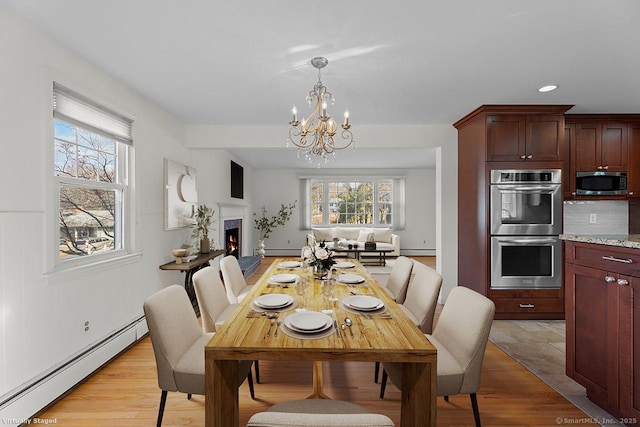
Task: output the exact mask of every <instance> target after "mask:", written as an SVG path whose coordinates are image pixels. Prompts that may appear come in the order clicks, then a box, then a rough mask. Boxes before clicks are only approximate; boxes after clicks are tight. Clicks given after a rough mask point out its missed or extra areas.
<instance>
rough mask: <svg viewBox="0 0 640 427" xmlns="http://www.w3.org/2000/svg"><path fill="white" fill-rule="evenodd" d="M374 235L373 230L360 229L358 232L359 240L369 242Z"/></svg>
mask: <svg viewBox="0 0 640 427" xmlns="http://www.w3.org/2000/svg"><path fill="white" fill-rule="evenodd" d="M372 237H373V232H371V231H366V230H360V233H358V239H357V240H358V242H368V241H370V240H371V238H372Z"/></svg>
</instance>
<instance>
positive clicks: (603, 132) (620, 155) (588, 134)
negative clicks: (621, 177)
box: [574, 122, 628, 172]
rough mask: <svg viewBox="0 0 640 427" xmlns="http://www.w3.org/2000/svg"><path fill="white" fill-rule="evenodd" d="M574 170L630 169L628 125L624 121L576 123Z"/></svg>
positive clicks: (613, 170)
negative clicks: (628, 159)
mask: <svg viewBox="0 0 640 427" xmlns="http://www.w3.org/2000/svg"><path fill="white" fill-rule="evenodd" d="M575 131H576V138H575V147H574V158H575V170H576V171H577V172H587V171H599V170H603V171H611V172H626V171H627V156H628V151H627V142H628V141H627V126H626V124H624V123H609V122H587V123H577V124H576V126H575Z"/></svg>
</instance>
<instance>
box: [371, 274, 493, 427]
mask: <svg viewBox="0 0 640 427" xmlns="http://www.w3.org/2000/svg"><path fill="white" fill-rule="evenodd" d="M494 313H495V305H494V303H493V301H491V300H490V299H489V298H487V297H485V296H483V295H481V294H479V293H478V292H475V291H472V290H471V289H469V288H465V287H462V286H457V287H455V288H453V289H452V290H451V292H450V293H449V298H448V299H447V302H446V303H445V304H444V308H443V309H442V313H440V317H439V319H438V323H437V325H436V327H435V330H434V331H433V335H429V334H426V336H427V338H428V339H429V341H431V343H432V344H433V345H434V346H435V347H436V349H437V350H438V362H437V374H438V377H437V395H438V396H444V400H445V401H446V402H448V401H449V396H452V395H455V394H468V395H469V397H470V398H471V407H472V408H473V417H474V419H475V423H476V427H480V412H479V410H478V399H477V397H476V392H477V391H478V389H479V388H480V374H481V372H482V360H483V359H484V352H485V349H486V348H487V341H488V339H489V332H490V331H491V324H492V323H493V315H494ZM383 368H384V370H383V372H382V384H381V386H380V398H381V399H382V398H384V391H385V387H386V383H387V376H388V377H389V378H391V381H392V382H393V383H394V384H395V385H396V386H398V387H401V385H402V365H400V364H398V363H383Z"/></svg>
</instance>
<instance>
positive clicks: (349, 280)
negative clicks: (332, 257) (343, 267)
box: [338, 274, 364, 284]
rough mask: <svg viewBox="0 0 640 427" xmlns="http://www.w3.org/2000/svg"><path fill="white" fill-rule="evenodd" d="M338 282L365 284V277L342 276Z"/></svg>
mask: <svg viewBox="0 0 640 427" xmlns="http://www.w3.org/2000/svg"><path fill="white" fill-rule="evenodd" d="M338 282H340V283H349V284H353V283H362V282H364V277H362V276H360V275H359V274H341V275H339V276H338Z"/></svg>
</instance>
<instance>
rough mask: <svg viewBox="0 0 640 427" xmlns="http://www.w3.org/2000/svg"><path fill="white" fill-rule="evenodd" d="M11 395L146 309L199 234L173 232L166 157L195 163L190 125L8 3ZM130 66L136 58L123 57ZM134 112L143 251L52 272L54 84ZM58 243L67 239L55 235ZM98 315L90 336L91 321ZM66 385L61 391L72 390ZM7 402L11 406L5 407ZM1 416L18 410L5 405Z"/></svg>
mask: <svg viewBox="0 0 640 427" xmlns="http://www.w3.org/2000/svg"><path fill="white" fill-rule="evenodd" d="M0 58H1V59H0V98H1V99H2V102H0V129H2V139H1V144H2V156H1V157H0V162H1V163H0V164H1V167H0V182H2V183H3V186H2V190H0V191H1V193H2V197H0V401H2V400H3V399H4V398H6V397H7V396H8V395H9V394H10V392H11V391H12V390H16V389H19V388H20V387H21V386H22V385H23V384H26V383H28V382H29V381H30V380H32V379H34V378H37V377H39V376H41V375H42V374H43V373H44V372H46V371H47V370H49V369H51V368H52V367H55V366H57V365H58V364H60V363H61V362H64V361H65V360H67V359H68V358H70V357H71V356H72V355H75V354H77V353H78V352H79V351H81V350H83V349H85V348H87V347H88V346H90V345H92V344H93V343H95V342H97V341H99V340H101V339H102V338H104V337H106V336H108V335H109V334H110V333H111V332H112V331H114V330H117V329H119V328H120V327H122V325H125V324H127V323H129V322H130V321H131V320H133V319H135V318H137V317H138V316H140V315H141V314H142V302H143V300H144V298H146V297H147V296H148V295H150V294H152V293H153V292H154V291H156V290H158V289H160V288H162V287H164V286H166V285H168V284H171V283H182V282H183V276H182V275H181V274H180V273H177V272H176V273H173V272H165V271H161V270H159V268H158V266H159V265H160V264H162V263H165V262H168V261H170V260H171V259H172V256H171V253H170V250H171V249H172V248H175V247H179V245H180V244H181V243H182V242H183V241H185V240H186V239H187V238H188V235H189V231H190V230H177V231H170V232H165V231H164V229H163V158H165V157H167V158H170V159H172V160H175V161H179V162H182V163H189V160H190V158H189V150H187V149H186V148H185V147H184V145H183V144H184V126H183V124H182V123H180V122H178V121H177V120H175V119H174V118H172V117H171V116H169V115H168V114H167V113H166V112H164V111H163V110H161V109H159V108H157V107H156V106H154V105H153V104H152V103H151V102H149V101H148V100H146V99H144V98H142V97H141V96H140V95H138V94H137V93H136V92H134V91H132V90H131V89H129V88H128V87H126V86H125V85H123V84H122V83H120V82H118V81H116V80H114V79H113V78H111V77H110V76H109V75H107V74H106V73H105V72H103V71H102V70H101V69H99V68H97V67H95V66H93V65H92V64H90V63H89V62H87V61H86V60H84V59H82V58H80V57H78V56H77V55H76V54H74V53H73V52H71V51H69V50H68V49H66V48H64V47H62V46H61V45H59V44H58V43H57V42H55V41H53V40H52V39H51V38H49V37H48V36H46V35H45V34H43V33H41V32H40V31H38V30H36V29H35V28H34V27H32V26H31V25H30V24H27V23H25V22H24V21H23V20H22V19H21V18H18V17H17V16H15V15H13V14H12V13H10V12H8V11H6V10H5V9H4V8H1V7H0ZM123 66H126V64H123ZM53 79H56V80H58V81H59V82H60V83H62V84H64V85H67V86H69V87H71V88H74V89H76V90H78V91H80V92H82V93H85V94H87V95H89V96H91V97H92V98H94V99H95V100H96V101H99V102H102V103H105V104H107V105H109V106H112V107H114V108H116V109H118V110H119V111H121V112H124V113H126V114H128V115H130V116H132V117H133V118H134V119H135V122H134V138H135V141H134V144H135V175H134V176H133V181H132V182H131V184H132V186H133V188H134V190H135V195H136V197H135V200H134V203H135V205H136V209H137V215H136V218H135V222H136V226H135V245H134V251H135V252H136V253H139V254H140V255H141V256H140V257H138V258H134V260H132V261H130V262H128V263H121V264H117V263H114V264H109V263H107V264H106V265H105V266H104V267H102V268H100V269H97V270H94V271H92V272H90V273H88V272H84V273H82V272H78V273H76V274H67V275H64V276H60V275H56V274H52V275H48V273H50V272H49V271H47V270H48V267H46V265H47V262H46V259H47V258H46V257H47V256H49V252H53V251H49V250H48V249H47V248H48V245H51V244H52V242H51V241H49V240H48V239H47V238H46V236H47V235H51V232H50V231H49V230H48V227H47V226H46V225H47V224H48V223H50V221H48V218H55V217H56V211H55V210H54V206H53V203H52V202H51V196H50V194H49V190H48V188H49V185H50V184H49V183H50V181H49V180H50V177H51V176H52V171H53V166H52V164H51V158H52V153H53V143H52V134H51V129H52V125H51V121H52V115H51V96H52V95H51V93H52V89H51V88H52V86H51V85H52V80H53ZM55 240H56V241H57V239H55ZM85 321H89V322H90V329H89V331H88V332H85V331H84V322H85ZM63 391H64V390H60V392H63ZM0 409H1V408H0ZM0 413H1V414H0V415H2V418H3V419H4V418H7V417H11V416H19V415H23V414H12V413H7V412H6V411H4V412H3V411H2V410H0Z"/></svg>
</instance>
